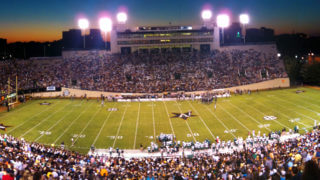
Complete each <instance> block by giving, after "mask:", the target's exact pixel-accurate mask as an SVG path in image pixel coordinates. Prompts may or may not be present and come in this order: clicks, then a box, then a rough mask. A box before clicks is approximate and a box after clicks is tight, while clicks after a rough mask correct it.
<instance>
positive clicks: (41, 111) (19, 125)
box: [8, 101, 61, 133]
mask: <svg viewBox="0 0 320 180" xmlns="http://www.w3.org/2000/svg"><path fill="white" fill-rule="evenodd" d="M60 102H61V101H58V103H57V104H55V105H53V106H50V107H47V108H46V109H44V110H42V111H40V112H38V113H37V114H35V115H33V116H31V117H30V118H28V119H27V120H25V121H24V122H23V123H21V124H19V125H18V126H16V127H14V128H13V129H10V130H9V131H8V133H10V132H12V131H14V130H15V129H17V128H19V127H21V126H22V125H24V124H25V123H27V122H29V120H30V119H33V118H34V117H36V116H38V115H39V114H42V113H43V112H45V111H47V110H49V109H51V108H53V107H55V106H56V105H58V104H59V103H60Z"/></svg>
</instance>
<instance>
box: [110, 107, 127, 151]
mask: <svg viewBox="0 0 320 180" xmlns="http://www.w3.org/2000/svg"><path fill="white" fill-rule="evenodd" d="M127 108H128V103H127V105H126V109H125V110H124V112H123V115H122V118H121V121H120V124H119V127H118V131H117V135H116V137H115V139H114V141H113V145H112V148H114V146H115V145H116V141H117V139H118V136H119V132H120V129H121V126H122V122H123V119H124V115H125V114H126V112H127Z"/></svg>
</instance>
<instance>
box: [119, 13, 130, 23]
mask: <svg viewBox="0 0 320 180" xmlns="http://www.w3.org/2000/svg"><path fill="white" fill-rule="evenodd" d="M127 19H128V16H127V14H126V13H125V12H119V13H118V14H117V20H118V22H119V23H123V24H124V23H126V21H127Z"/></svg>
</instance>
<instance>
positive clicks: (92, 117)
mask: <svg viewBox="0 0 320 180" xmlns="http://www.w3.org/2000/svg"><path fill="white" fill-rule="evenodd" d="M102 109H103V108H101V107H100V109H98V110H97V111H96V112H95V113H94V115H93V116H91V118H90V120H89V121H88V122H87V124H86V126H85V127H84V128H83V129H82V130H81V132H80V133H79V136H80V135H81V134H82V133H83V132H84V131H85V130H86V129H87V127H88V126H89V124H90V123H91V121H92V120H93V119H94V117H96V115H97V114H98V112H100V111H101V110H102ZM79 136H78V137H77V138H76V139H75V140H74V143H73V145H74V144H75V143H76V142H77V140H78V139H79Z"/></svg>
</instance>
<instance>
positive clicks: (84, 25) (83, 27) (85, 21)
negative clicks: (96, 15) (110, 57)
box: [78, 18, 89, 49]
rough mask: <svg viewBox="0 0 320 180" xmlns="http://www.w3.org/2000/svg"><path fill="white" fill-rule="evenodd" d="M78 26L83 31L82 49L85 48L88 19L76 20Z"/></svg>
mask: <svg viewBox="0 0 320 180" xmlns="http://www.w3.org/2000/svg"><path fill="white" fill-rule="evenodd" d="M78 26H79V27H80V29H81V30H83V31H84V35H83V49H85V48H86V29H87V28H88V27H89V21H88V19H85V18H82V19H79V20H78Z"/></svg>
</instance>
